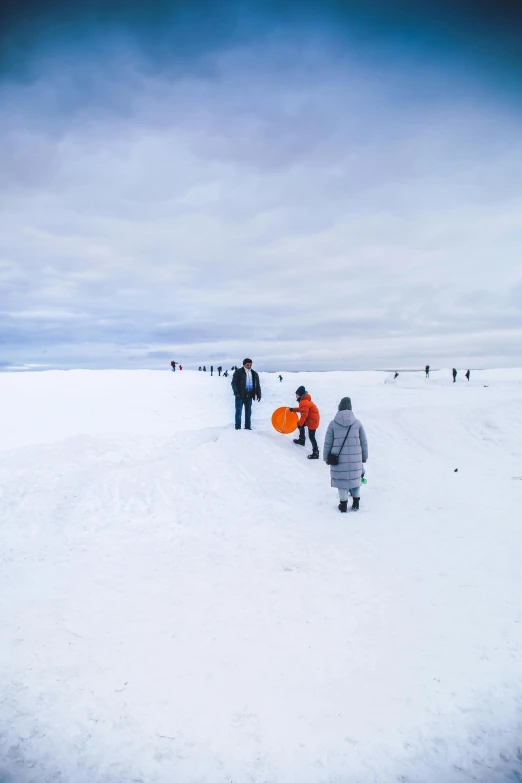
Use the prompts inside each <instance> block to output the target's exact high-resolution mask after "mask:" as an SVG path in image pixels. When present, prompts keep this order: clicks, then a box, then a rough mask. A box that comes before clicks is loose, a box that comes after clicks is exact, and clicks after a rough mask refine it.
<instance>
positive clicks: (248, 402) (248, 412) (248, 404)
mask: <svg viewBox="0 0 522 783" xmlns="http://www.w3.org/2000/svg"><path fill="white" fill-rule="evenodd" d="M243 405H244V406H245V429H248V430H249V429H250V424H251V422H250V419H251V416H252V397H250V396H249V397H246V398H245V399H244V400H242V399H241V397H236V430H240V429H241V412H242V410H243Z"/></svg>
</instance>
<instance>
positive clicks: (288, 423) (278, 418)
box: [272, 408, 299, 435]
mask: <svg viewBox="0 0 522 783" xmlns="http://www.w3.org/2000/svg"><path fill="white" fill-rule="evenodd" d="M298 421H299V415H298V414H297V413H291V412H290V411H289V410H288V408H278V409H277V410H275V411H274V412H273V414H272V427H273V428H274V429H275V430H277V431H278V432H282V433H283V435H290V433H291V432H294V431H295V430H296V429H297V422H298Z"/></svg>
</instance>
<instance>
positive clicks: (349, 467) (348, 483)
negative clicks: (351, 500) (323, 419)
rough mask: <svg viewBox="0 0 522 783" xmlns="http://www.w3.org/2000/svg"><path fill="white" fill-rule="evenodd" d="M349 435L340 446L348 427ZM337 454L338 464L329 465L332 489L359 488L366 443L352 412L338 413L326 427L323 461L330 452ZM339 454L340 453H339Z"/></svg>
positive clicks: (366, 448) (366, 447) (366, 452)
mask: <svg viewBox="0 0 522 783" xmlns="http://www.w3.org/2000/svg"><path fill="white" fill-rule="evenodd" d="M350 425H351V427H352V428H351V430H350V434H349V435H348V437H347V438H346V443H345V444H344V446H343V448H342V451H341V446H342V445H343V440H344V439H345V437H346V433H347V431H348V427H349V426H350ZM331 451H332V452H333V453H334V454H339V464H338V465H330V477H331V484H332V487H337V488H338V489H355V488H356V487H360V486H361V474H362V461H363V459H364V460H366V459H368V441H367V440H366V433H365V431H364V427H363V425H362V424H361V422H360V421H359V419H356V418H355V416H354V415H353V412H352V411H338V412H337V413H336V415H335V418H334V420H333V421H331V422H330V424H329V425H328V429H327V430H326V435H325V438H324V449H323V459H324V461H325V462H326V460H327V458H328V455H329V454H330V452H331ZM339 452H340V453H339Z"/></svg>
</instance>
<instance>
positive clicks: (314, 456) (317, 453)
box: [308, 451, 319, 459]
mask: <svg viewBox="0 0 522 783" xmlns="http://www.w3.org/2000/svg"><path fill="white" fill-rule="evenodd" d="M308 459H319V452H318V451H312V453H311V454H309V455H308Z"/></svg>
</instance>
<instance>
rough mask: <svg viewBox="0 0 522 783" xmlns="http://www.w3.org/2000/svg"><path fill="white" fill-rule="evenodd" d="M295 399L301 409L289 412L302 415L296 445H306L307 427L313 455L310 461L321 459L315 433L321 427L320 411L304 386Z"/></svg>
mask: <svg viewBox="0 0 522 783" xmlns="http://www.w3.org/2000/svg"><path fill="white" fill-rule="evenodd" d="M295 398H296V400H297V401H298V403H299V407H298V408H289V410H291V411H295V412H296V413H300V414H301V418H300V419H299V421H298V423H297V426H298V427H299V437H298V438H295V439H294V443H297V444H298V445H299V446H304V445H305V442H306V436H305V427H308V437H309V438H310V443H311V444H312V453H311V454H309V455H308V459H319V448H318V446H317V441H316V439H315V431H316V430H317V428H318V427H319V418H320V417H319V409H318V407H317V405H315V403H313V402H312V398H311V396H310V395H309V394H308V392H307V391H306V389H305V387H304V386H300V387H299V388H298V389H296V392H295Z"/></svg>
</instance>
